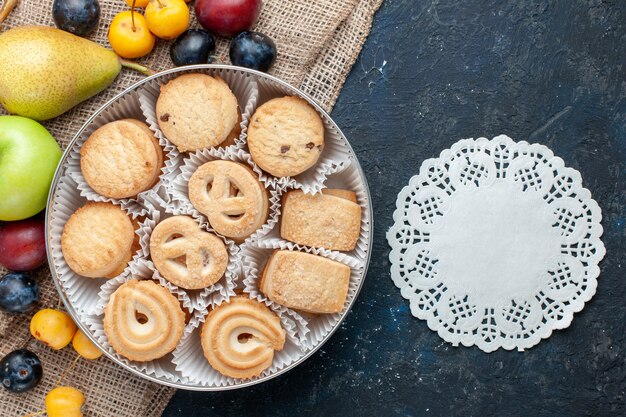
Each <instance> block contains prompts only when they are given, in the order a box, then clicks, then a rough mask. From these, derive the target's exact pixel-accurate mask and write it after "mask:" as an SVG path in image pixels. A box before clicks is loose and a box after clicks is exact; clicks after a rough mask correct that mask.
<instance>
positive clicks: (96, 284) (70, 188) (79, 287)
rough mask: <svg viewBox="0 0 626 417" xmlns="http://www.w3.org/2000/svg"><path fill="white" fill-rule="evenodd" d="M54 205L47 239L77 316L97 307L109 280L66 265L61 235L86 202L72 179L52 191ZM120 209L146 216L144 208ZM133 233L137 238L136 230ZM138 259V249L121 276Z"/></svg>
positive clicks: (67, 177) (58, 274)
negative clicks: (94, 276) (85, 274)
mask: <svg viewBox="0 0 626 417" xmlns="http://www.w3.org/2000/svg"><path fill="white" fill-rule="evenodd" d="M54 202H55V203H54V205H53V206H52V209H51V211H52V213H51V215H50V213H49V216H50V219H51V220H50V226H49V227H50V228H49V230H50V233H49V239H50V248H51V256H52V259H53V261H54V264H55V265H56V266H57V268H56V272H57V276H58V279H59V283H60V284H61V286H62V287H63V290H64V292H65V294H66V295H67V297H68V299H69V301H70V302H71V303H72V305H73V306H74V309H75V310H76V311H77V313H83V314H91V312H92V311H93V309H94V308H95V306H96V304H97V297H98V292H99V288H100V287H101V286H102V285H104V284H105V283H106V282H107V281H109V280H110V279H108V278H87V277H83V276H80V275H78V274H76V273H75V272H74V271H72V270H71V269H70V267H69V266H68V265H67V263H66V262H65V258H64V257H63V252H62V250H61V236H62V235H63V228H64V227H65V223H67V221H68V219H69V218H70V216H71V215H72V214H74V212H75V211H76V210H78V209H79V208H80V207H82V206H83V205H85V203H87V200H86V199H85V198H84V197H81V196H79V195H78V194H77V193H76V182H75V181H74V180H73V179H72V178H71V177H69V176H64V177H63V178H62V179H61V180H60V181H59V186H58V187H57V188H56V190H55V194H54ZM121 208H122V209H123V210H124V211H125V212H126V213H127V214H128V215H129V216H130V217H131V218H133V219H136V218H138V217H139V216H144V215H145V214H143V213H144V211H145V210H144V208H143V207H141V208H137V209H138V210H135V208H136V207H134V206H123V205H122V206H121ZM147 221H149V217H146V218H145V219H144V220H142V221H140V222H139V228H141V227H142V225H143V224H144V223H145V222H147ZM135 233H137V234H138V235H139V229H138V230H136V231H135ZM141 256H142V253H141V250H139V251H138V252H137V253H135V254H133V257H132V258H131V260H130V261H129V263H128V266H127V267H126V268H125V269H124V271H123V272H122V274H120V275H124V274H125V273H127V272H128V271H129V269H130V267H131V265H133V264H134V263H136V262H137V261H138V259H139V258H141Z"/></svg>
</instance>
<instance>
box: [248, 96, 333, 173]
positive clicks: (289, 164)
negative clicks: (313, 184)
mask: <svg viewBox="0 0 626 417" xmlns="http://www.w3.org/2000/svg"><path fill="white" fill-rule="evenodd" d="M248 148H249V149H250V154H251V155H252V159H253V160H254V162H256V164H257V165H258V166H259V167H261V169H263V170H264V171H267V172H268V173H270V174H272V175H274V176H276V177H287V176H294V175H298V174H300V173H302V172H304V171H306V170H307V169H309V168H311V167H312V166H313V165H315V163H316V162H317V160H318V159H319V157H320V154H321V153H322V150H323V148H324V124H323V123H322V119H321V118H320V116H319V114H317V112H316V111H315V109H314V108H313V107H311V105H309V103H307V102H306V100H303V99H301V98H299V97H281V98H275V99H272V100H270V101H268V102H267V103H265V104H263V105H262V106H261V107H259V108H258V109H257V110H256V111H255V112H254V115H252V118H251V121H250V126H249V127H248Z"/></svg>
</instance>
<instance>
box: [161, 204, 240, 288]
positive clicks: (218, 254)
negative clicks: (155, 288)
mask: <svg viewBox="0 0 626 417" xmlns="http://www.w3.org/2000/svg"><path fill="white" fill-rule="evenodd" d="M150 254H151V257H152V261H153V262H154V265H155V266H156V268H157V269H158V270H159V272H160V273H161V275H163V277H164V278H165V279H167V280H168V281H170V282H171V283H173V284H175V285H178V286H179V287H181V288H185V289H189V290H193V289H200V288H205V287H208V286H210V285H213V284H215V283H216V282H217V281H219V279H220V278H221V277H222V276H223V275H224V272H225V271H226V266H227V265H228V252H227V251H226V246H225V244H224V241H223V240H222V239H220V238H219V237H217V236H216V235H214V234H213V233H209V232H205V231H204V230H202V229H201V228H200V226H199V225H198V223H196V222H195V220H193V219H192V218H191V217H188V216H174V217H170V218H168V219H165V220H163V221H162V222H160V223H159V224H157V225H156V227H155V228H154V230H153V231H152V235H151V236H150Z"/></svg>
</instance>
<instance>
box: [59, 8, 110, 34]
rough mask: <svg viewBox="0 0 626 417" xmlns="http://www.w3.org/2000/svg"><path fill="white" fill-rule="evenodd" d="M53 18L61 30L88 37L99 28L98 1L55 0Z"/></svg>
mask: <svg viewBox="0 0 626 417" xmlns="http://www.w3.org/2000/svg"><path fill="white" fill-rule="evenodd" d="M52 17H53V18H54V23H55V24H56V25H57V27H58V28H59V29H63V30H65V31H68V32H70V33H73V34H74V35H78V36H87V35H89V34H90V33H91V32H93V31H94V30H95V29H96V27H98V21H99V20H100V4H98V0H54V3H52Z"/></svg>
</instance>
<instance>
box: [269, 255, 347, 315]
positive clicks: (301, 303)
mask: <svg viewBox="0 0 626 417" xmlns="http://www.w3.org/2000/svg"><path fill="white" fill-rule="evenodd" d="M349 283H350V267H348V266H347V265H344V264H342V263H339V262H336V261H333V260H331V259H327V258H324V257H322V256H317V255H311V254H309V253H305V252H297V251H287V250H277V251H275V252H274V253H273V254H272V256H271V257H270V259H269V260H268V261H267V264H266V265H265V269H264V270H263V273H262V275H261V282H260V283H259V289H260V290H261V292H262V293H263V294H265V296H266V297H267V298H269V299H270V300H272V301H274V302H277V303H278V304H282V305H284V306H285V307H290V308H293V309H295V310H302V311H306V312H308V313H339V312H341V310H343V306H344V304H345V301H346V297H347V296H348V285H349Z"/></svg>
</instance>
